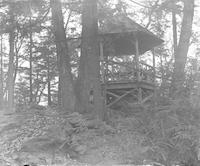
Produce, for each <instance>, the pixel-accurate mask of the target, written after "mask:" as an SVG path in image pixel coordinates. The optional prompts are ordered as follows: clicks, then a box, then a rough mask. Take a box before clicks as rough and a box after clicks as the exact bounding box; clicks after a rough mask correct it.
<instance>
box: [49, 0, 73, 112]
mask: <svg viewBox="0 0 200 166" xmlns="http://www.w3.org/2000/svg"><path fill="white" fill-rule="evenodd" d="M50 2H51V8H52V21H53V27H54V36H55V43H56V50H57V57H58V70H59V94H60V95H59V96H60V97H59V105H60V107H61V109H64V110H65V111H67V110H68V111H74V105H75V94H74V87H73V79H72V74H71V66H70V56H69V53H68V47H67V39H66V34H65V29H64V22H63V15H62V7H61V2H60V0H51V1H50Z"/></svg>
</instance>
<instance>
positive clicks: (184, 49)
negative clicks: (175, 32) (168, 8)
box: [171, 0, 194, 94]
mask: <svg viewBox="0 0 200 166" xmlns="http://www.w3.org/2000/svg"><path fill="white" fill-rule="evenodd" d="M193 16H194V0H184V10H183V21H182V26H181V34H180V39H179V44H178V47H177V50H176V53H175V63H174V71H173V78H172V86H171V87H172V90H171V91H172V92H173V94H176V93H177V92H178V91H180V90H181V89H182V88H183V87H184V82H185V71H184V70H185V64H186V61H187V54H188V49H189V46H190V38H191V35H192V23H193Z"/></svg>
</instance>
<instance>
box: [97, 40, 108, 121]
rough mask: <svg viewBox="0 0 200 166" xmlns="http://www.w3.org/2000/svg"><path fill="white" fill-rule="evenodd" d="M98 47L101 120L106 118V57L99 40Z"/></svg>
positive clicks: (101, 42)
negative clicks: (100, 74)
mask: <svg viewBox="0 0 200 166" xmlns="http://www.w3.org/2000/svg"><path fill="white" fill-rule="evenodd" d="M99 49H100V61H101V63H102V67H101V70H102V85H103V86H102V98H103V120H106V119H107V106H106V105H107V100H106V87H107V86H106V84H107V79H106V75H107V67H106V66H107V57H106V58H105V56H104V53H103V52H104V50H103V41H100V43H99Z"/></svg>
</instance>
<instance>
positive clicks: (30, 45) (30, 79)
mask: <svg viewBox="0 0 200 166" xmlns="http://www.w3.org/2000/svg"><path fill="white" fill-rule="evenodd" d="M29 19H30V20H29V22H30V34H29V35H30V36H29V40H30V41H29V42H30V43H29V51H30V52H29V87H30V88H29V93H30V94H29V95H30V96H29V97H30V99H29V102H30V104H31V103H32V102H33V86H32V84H33V79H32V78H33V74H32V71H33V69H32V63H33V51H32V48H33V33H32V27H31V26H32V25H31V22H32V21H31V17H30V18H29Z"/></svg>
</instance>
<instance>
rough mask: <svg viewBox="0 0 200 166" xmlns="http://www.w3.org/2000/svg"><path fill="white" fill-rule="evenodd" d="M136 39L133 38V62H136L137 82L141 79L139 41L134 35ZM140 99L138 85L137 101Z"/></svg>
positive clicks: (140, 91) (140, 90)
mask: <svg viewBox="0 0 200 166" xmlns="http://www.w3.org/2000/svg"><path fill="white" fill-rule="evenodd" d="M135 37H136V40H135V63H136V81H137V83H138V86H139V83H140V81H141V77H140V65H139V55H140V53H139V42H138V38H137V36H136V35H135ZM141 101H142V89H141V87H138V102H139V103H141Z"/></svg>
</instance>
